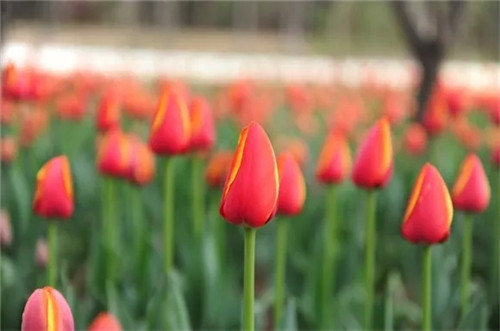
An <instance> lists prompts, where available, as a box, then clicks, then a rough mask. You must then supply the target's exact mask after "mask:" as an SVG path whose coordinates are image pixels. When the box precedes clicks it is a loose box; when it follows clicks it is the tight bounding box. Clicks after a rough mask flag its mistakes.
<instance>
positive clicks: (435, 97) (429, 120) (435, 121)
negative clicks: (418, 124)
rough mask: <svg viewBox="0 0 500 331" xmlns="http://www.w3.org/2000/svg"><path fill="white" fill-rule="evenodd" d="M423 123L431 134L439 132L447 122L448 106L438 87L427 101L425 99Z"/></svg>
mask: <svg viewBox="0 0 500 331" xmlns="http://www.w3.org/2000/svg"><path fill="white" fill-rule="evenodd" d="M423 124H424V126H425V128H426V129H427V132H428V133H429V134H431V135H437V134H439V133H441V131H443V129H444V128H445V127H446V125H447V124H448V107H447V104H446V99H445V97H444V95H443V93H442V91H440V89H439V88H436V89H435V91H434V92H433V94H432V95H431V97H430V98H429V101H427V106H426V108H425V112H424V117H423Z"/></svg>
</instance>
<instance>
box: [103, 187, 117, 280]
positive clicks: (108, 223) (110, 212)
mask: <svg viewBox="0 0 500 331" xmlns="http://www.w3.org/2000/svg"><path fill="white" fill-rule="evenodd" d="M105 181H106V182H105V185H106V193H105V194H106V217H105V219H104V230H105V231H104V243H105V247H106V255H107V259H106V260H107V261H106V265H107V277H106V283H107V284H106V285H107V286H110V285H113V284H114V281H115V268H116V261H115V254H116V234H115V232H116V230H117V227H116V224H115V223H116V219H115V218H116V217H115V182H114V179H113V178H111V177H109V178H106V179H105Z"/></svg>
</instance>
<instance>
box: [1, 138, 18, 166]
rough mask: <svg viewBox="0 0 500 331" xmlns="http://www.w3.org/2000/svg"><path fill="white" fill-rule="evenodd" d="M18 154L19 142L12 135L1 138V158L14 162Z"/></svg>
mask: <svg viewBox="0 0 500 331" xmlns="http://www.w3.org/2000/svg"><path fill="white" fill-rule="evenodd" d="M16 155H17V144H16V141H15V140H14V138H12V137H3V138H1V140H0V160H1V161H2V162H5V163H10V162H12V161H13V160H14V159H15V158H16Z"/></svg>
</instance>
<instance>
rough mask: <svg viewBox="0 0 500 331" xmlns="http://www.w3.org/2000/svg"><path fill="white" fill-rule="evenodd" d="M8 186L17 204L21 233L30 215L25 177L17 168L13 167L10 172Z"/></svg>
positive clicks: (25, 227)
mask: <svg viewBox="0 0 500 331" xmlns="http://www.w3.org/2000/svg"><path fill="white" fill-rule="evenodd" d="M10 175H11V177H10V186H11V187H12V191H13V194H14V197H15V199H14V200H15V201H16V204H17V211H18V215H19V220H20V221H21V227H20V228H21V232H24V231H25V230H26V229H27V226H28V220H29V216H30V213H31V206H30V196H29V195H30V193H29V186H28V183H27V182H26V177H25V176H24V175H23V174H22V173H21V172H20V169H19V168H18V167H13V168H12V171H11V172H10Z"/></svg>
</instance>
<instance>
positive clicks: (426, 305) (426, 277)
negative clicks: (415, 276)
mask: <svg viewBox="0 0 500 331" xmlns="http://www.w3.org/2000/svg"><path fill="white" fill-rule="evenodd" d="M431 248H432V246H430V245H429V246H426V247H425V248H424V254H423V266H422V280H423V286H422V300H423V302H422V305H423V309H422V311H423V314H422V315H423V316H422V330H423V331H430V330H431V320H432V317H431V289H432V286H431V277H432V254H431Z"/></svg>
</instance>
